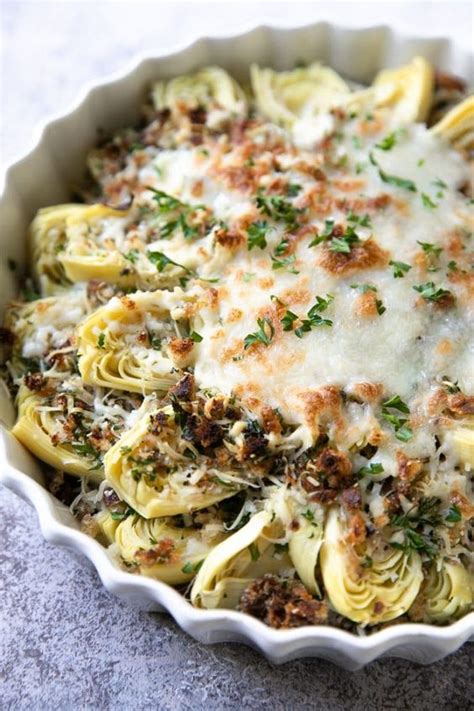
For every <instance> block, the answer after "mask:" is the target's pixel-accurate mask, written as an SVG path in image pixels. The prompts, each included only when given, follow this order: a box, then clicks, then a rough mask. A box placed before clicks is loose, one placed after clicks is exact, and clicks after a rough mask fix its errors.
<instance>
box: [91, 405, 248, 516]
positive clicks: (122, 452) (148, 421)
mask: <svg viewBox="0 0 474 711" xmlns="http://www.w3.org/2000/svg"><path fill="white" fill-rule="evenodd" d="M104 466H105V472H106V478H107V480H108V481H109V482H110V483H111V485H112V486H113V488H114V489H115V490H116V491H117V493H118V494H119V495H120V497H121V498H122V499H123V500H124V501H126V502H127V503H128V505H129V506H131V507H132V508H133V509H134V510H135V511H137V512H138V513H139V514H140V515H141V516H143V517H144V518H155V517H162V516H176V515H177V514H182V513H188V512H190V511H193V510H197V509H202V508H206V507H208V506H211V505H212V504H215V503H216V502H218V501H222V500H223V499H226V498H228V497H229V496H233V495H234V494H235V493H236V492H237V491H238V490H239V488H241V486H240V485H238V484H235V483H233V482H232V481H229V483H227V482H226V481H225V477H226V474H232V472H225V471H223V470H222V467H220V468H219V467H218V466H217V465H216V467H215V468H214V466H213V464H212V459H210V458H208V457H202V456H200V455H196V453H194V452H193V451H192V450H191V449H190V444H189V442H187V441H186V440H184V439H182V438H181V431H180V427H179V424H178V423H177V422H176V419H175V414H174V411H173V408H172V407H171V406H165V407H161V408H154V409H152V410H151V411H150V412H146V414H144V415H143V416H142V417H141V418H140V419H139V420H138V422H137V424H136V425H135V426H134V427H132V428H131V429H130V430H129V431H128V432H126V433H125V434H124V435H123V436H122V437H121V439H120V440H119V441H118V442H117V443H116V444H115V445H114V446H113V447H112V448H111V449H110V450H109V451H108V452H107V453H106V455H105V457H104Z"/></svg>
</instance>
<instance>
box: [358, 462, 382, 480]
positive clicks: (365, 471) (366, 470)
mask: <svg viewBox="0 0 474 711" xmlns="http://www.w3.org/2000/svg"><path fill="white" fill-rule="evenodd" d="M383 472H384V468H383V466H382V464H381V463H380V462H371V463H370V464H369V465H368V466H365V467H361V468H360V469H359V471H358V472H357V476H358V477H363V476H367V475H370V474H382V473H383Z"/></svg>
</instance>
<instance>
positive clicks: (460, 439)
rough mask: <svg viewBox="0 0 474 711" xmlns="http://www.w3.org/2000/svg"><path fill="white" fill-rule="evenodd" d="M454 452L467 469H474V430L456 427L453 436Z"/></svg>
mask: <svg viewBox="0 0 474 711" xmlns="http://www.w3.org/2000/svg"><path fill="white" fill-rule="evenodd" d="M451 442H452V446H453V449H454V451H455V452H456V454H457V455H458V457H459V459H460V460H461V462H462V463H463V464H464V465H465V467H466V468H470V469H472V468H474V429H473V428H472V427H469V426H468V427H456V429H455V430H454V431H453V432H452V434H451Z"/></svg>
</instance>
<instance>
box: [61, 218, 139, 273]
mask: <svg viewBox="0 0 474 711" xmlns="http://www.w3.org/2000/svg"><path fill="white" fill-rule="evenodd" d="M81 207H82V209H81V210H75V211H74V212H72V213H71V215H69V216H68V218H67V220H66V240H65V245H64V249H63V250H62V251H61V252H59V253H58V260H59V262H60V263H61V265H62V266H63V268H64V271H65V273H66V276H67V278H68V279H69V280H70V281H72V282H80V281H88V280H89V279H99V280H102V281H106V282H108V283H112V284H117V285H120V286H123V287H128V286H132V285H134V284H135V282H136V278H135V276H134V274H133V273H132V272H131V271H130V270H128V269H127V266H128V262H127V260H126V259H125V257H124V256H123V255H122V254H120V252H119V251H118V249H117V240H118V239H120V234H121V233H123V231H124V229H125V226H126V224H127V219H128V212H127V211H123V210H116V209H114V208H111V207H106V206H105V205H82V206H81Z"/></svg>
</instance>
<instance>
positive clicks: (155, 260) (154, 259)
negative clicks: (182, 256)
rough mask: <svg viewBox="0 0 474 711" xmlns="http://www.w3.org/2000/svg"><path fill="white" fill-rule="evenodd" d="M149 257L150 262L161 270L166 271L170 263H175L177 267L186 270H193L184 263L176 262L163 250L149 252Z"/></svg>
mask: <svg viewBox="0 0 474 711" xmlns="http://www.w3.org/2000/svg"><path fill="white" fill-rule="evenodd" d="M147 257H148V259H149V260H150V262H151V263H152V264H154V265H155V266H156V268H157V269H158V271H159V272H162V271H164V269H165V268H166V267H167V266H168V265H174V266H175V267H179V268H180V269H184V271H185V272H191V270H190V269H188V268H187V267H184V266H183V265H182V264H178V262H174V261H173V260H172V259H170V257H167V256H166V254H163V252H147Z"/></svg>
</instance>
